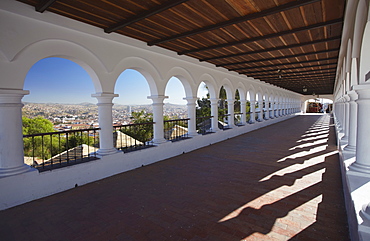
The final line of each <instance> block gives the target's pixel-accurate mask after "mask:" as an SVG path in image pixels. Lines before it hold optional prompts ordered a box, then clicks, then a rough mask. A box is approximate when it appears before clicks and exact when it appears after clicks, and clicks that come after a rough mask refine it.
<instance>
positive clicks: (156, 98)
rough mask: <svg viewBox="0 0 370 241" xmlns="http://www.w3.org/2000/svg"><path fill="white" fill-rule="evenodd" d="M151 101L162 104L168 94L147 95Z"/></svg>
mask: <svg viewBox="0 0 370 241" xmlns="http://www.w3.org/2000/svg"><path fill="white" fill-rule="evenodd" d="M147 98H148V99H151V100H152V101H153V104H162V103H163V101H164V99H167V98H168V96H165V95H151V96H148V97H147Z"/></svg>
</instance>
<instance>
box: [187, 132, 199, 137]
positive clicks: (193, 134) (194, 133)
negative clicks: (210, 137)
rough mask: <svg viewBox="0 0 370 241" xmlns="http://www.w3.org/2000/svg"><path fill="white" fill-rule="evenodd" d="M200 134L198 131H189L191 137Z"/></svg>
mask: <svg viewBox="0 0 370 241" xmlns="http://www.w3.org/2000/svg"><path fill="white" fill-rule="evenodd" d="M198 135H199V134H198V132H189V133H188V136H189V137H194V136H198Z"/></svg>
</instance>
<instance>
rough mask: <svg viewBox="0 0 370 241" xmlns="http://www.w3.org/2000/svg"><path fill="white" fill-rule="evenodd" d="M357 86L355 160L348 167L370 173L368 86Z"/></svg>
mask: <svg viewBox="0 0 370 241" xmlns="http://www.w3.org/2000/svg"><path fill="white" fill-rule="evenodd" d="M357 87H358V88H356V93H357V94H358V99H357V100H356V103H357V107H358V109H357V140H356V161H355V162H354V163H353V164H352V165H351V166H350V169H351V170H354V171H358V172H363V173H369V174H370V148H369V143H370V126H369V120H370V111H369V110H370V88H369V87H367V86H366V87H365V86H357Z"/></svg>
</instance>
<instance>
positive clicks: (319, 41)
mask: <svg viewBox="0 0 370 241" xmlns="http://www.w3.org/2000/svg"><path fill="white" fill-rule="evenodd" d="M340 38H341V37H340V36H337V37H332V38H327V39H320V40H316V41H310V42H304V43H299V44H293V45H287V46H280V47H275V48H270V49H261V50H257V51H253V52H244V53H237V54H230V55H224V56H217V57H210V58H205V59H200V60H199V61H209V60H215V59H225V58H230V57H236V56H242V55H246V54H255V53H262V52H268V51H276V50H280V49H290V48H295V47H302V46H304V45H313V44H318V43H326V42H330V41H333V40H338V39H340Z"/></svg>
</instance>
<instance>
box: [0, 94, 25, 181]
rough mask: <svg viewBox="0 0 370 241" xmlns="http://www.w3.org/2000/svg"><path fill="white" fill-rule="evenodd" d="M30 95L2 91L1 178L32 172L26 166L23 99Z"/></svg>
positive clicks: (0, 111)
mask: <svg viewBox="0 0 370 241" xmlns="http://www.w3.org/2000/svg"><path fill="white" fill-rule="evenodd" d="M28 94H29V91H25V90H10V89H0V178H1V177H6V176H11V175H16V174H20V173H24V172H27V171H30V170H31V167H29V166H28V165H26V164H24V152H23V133H22V107H23V104H22V98H23V96H24V95H28ZM9 188H11V187H9Z"/></svg>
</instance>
